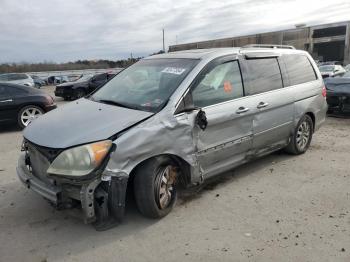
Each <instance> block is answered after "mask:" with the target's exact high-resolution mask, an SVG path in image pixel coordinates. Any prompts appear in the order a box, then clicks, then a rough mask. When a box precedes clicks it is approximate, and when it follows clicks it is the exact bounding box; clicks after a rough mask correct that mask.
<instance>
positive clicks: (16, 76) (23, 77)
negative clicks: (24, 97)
mask: <svg viewBox="0 0 350 262" xmlns="http://www.w3.org/2000/svg"><path fill="white" fill-rule="evenodd" d="M0 82H2V83H11V84H17V85H24V86H30V87H34V86H35V84H34V80H33V78H32V77H31V76H30V75H28V74H25V73H9V74H1V75H0Z"/></svg>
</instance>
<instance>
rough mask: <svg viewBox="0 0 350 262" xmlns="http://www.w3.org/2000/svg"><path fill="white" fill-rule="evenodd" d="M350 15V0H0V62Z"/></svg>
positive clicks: (108, 52) (156, 44) (125, 50)
mask: <svg viewBox="0 0 350 262" xmlns="http://www.w3.org/2000/svg"><path fill="white" fill-rule="evenodd" d="M344 20H350V0H326V1H324V0H294V1H292V0H230V1H229V0H220V1H213V0H206V1H199V0H176V1H170V0H162V1H160V0H146V1H145V0H91V1H90V0H69V1H68V0H67V1H61V0H0V63H1V62H41V61H44V60H46V61H54V62H65V61H74V60H78V59H100V58H104V59H112V60H116V59H120V58H126V57H129V56H130V53H133V55H134V56H145V55H148V54H150V53H153V52H157V51H159V50H161V49H162V28H165V42H166V46H168V45H172V44H175V43H176V39H177V42H178V43H186V42H192V41H199V40H208V39H213V38H223V37H230V36H239V35H245V34H251V33H259V32H267V31H270V30H279V29H287V28H293V27H294V25H295V24H297V23H306V24H307V25H315V24H323V23H329V22H337V21H344Z"/></svg>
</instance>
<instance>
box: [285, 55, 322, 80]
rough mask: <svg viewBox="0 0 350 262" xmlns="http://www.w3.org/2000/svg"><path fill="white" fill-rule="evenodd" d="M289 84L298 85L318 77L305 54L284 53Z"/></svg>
mask: <svg viewBox="0 0 350 262" xmlns="http://www.w3.org/2000/svg"><path fill="white" fill-rule="evenodd" d="M282 59H283V61H284V63H285V65H286V70H287V74H288V77H289V85H290V86H292V85H298V84H302V83H306V82H310V81H314V80H316V79H317V77H316V73H315V71H314V69H313V67H312V65H311V63H310V61H309V59H308V58H307V57H306V56H305V55H284V56H282Z"/></svg>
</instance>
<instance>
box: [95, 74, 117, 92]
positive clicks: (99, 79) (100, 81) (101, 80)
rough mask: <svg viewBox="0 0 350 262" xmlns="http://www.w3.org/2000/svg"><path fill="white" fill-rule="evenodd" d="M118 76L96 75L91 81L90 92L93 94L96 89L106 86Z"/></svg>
mask: <svg viewBox="0 0 350 262" xmlns="http://www.w3.org/2000/svg"><path fill="white" fill-rule="evenodd" d="M115 75H116V74H114V73H102V74H98V75H94V76H93V77H92V78H91V79H90V81H89V92H88V93H91V92H93V91H94V90H95V89H96V88H99V87H100V86H102V85H104V84H105V83H106V82H107V81H109V80H110V79H111V78H113V77H114V76H115Z"/></svg>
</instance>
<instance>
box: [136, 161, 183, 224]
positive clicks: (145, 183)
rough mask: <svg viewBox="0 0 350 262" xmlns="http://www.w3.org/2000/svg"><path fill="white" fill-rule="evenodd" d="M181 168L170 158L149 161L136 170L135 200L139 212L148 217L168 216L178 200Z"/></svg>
mask: <svg viewBox="0 0 350 262" xmlns="http://www.w3.org/2000/svg"><path fill="white" fill-rule="evenodd" d="M178 173H179V168H178V166H177V165H176V164H175V163H174V162H173V161H172V160H171V159H170V158H168V157H163V156H161V157H156V158H153V159H150V160H147V161H146V162H145V163H144V164H142V165H141V166H140V167H139V168H137V170H136V174H135V180H134V193H135V200H136V204H137V207H138V209H139V211H140V212H141V213H142V214H143V215H144V216H146V217H150V218H160V217H164V216H166V215H167V214H168V213H169V212H170V211H171V210H172V209H173V207H174V205H175V203H176V199H177V193H176V181H177V179H178Z"/></svg>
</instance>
